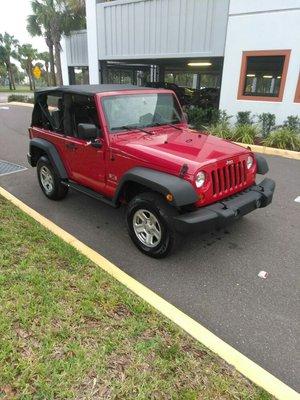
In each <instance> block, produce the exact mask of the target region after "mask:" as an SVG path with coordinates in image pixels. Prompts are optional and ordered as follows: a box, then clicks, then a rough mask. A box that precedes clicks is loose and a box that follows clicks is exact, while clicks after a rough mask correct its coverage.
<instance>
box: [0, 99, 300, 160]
mask: <svg viewBox="0 0 300 400" xmlns="http://www.w3.org/2000/svg"><path fill="white" fill-rule="evenodd" d="M0 105H2V106H8V105H12V106H24V107H31V108H33V104H31V103H21V102H19V101H11V102H9V103H0ZM234 143H235V144H238V145H239V146H242V147H250V148H251V150H252V151H253V152H254V153H262V154H267V155H270V156H278V157H285V158H291V159H293V160H300V152H299V151H292V150H282V149H276V148H274V147H266V146H258V145H254V144H244V143H239V142H234Z"/></svg>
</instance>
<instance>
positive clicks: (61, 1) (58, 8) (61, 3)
mask: <svg viewBox="0 0 300 400" xmlns="http://www.w3.org/2000/svg"><path fill="white" fill-rule="evenodd" d="M69 1H70V0H33V1H32V2H31V7H32V11H33V15H32V16H29V17H28V23H30V24H31V27H32V25H33V21H34V19H35V22H34V23H36V24H37V25H38V26H39V28H40V33H37V34H42V30H43V31H44V32H45V33H46V32H47V38H48V39H49V41H51V44H52V45H53V47H52V48H54V58H55V66H56V71H57V84H58V85H62V69H61V58H60V51H61V46H60V41H61V37H62V35H63V34H65V35H69V34H70V32H71V30H75V29H80V28H82V27H83V26H84V25H85V18H84V14H82V12H83V11H81V13H80V12H79V11H77V12H75V11H74V9H71V7H70V4H69ZM29 28H30V27H29ZM35 28H37V27H35ZM29 32H30V30H29ZM35 32H38V30H37V29H35ZM30 33H31V32H30ZM48 47H49V46H48ZM49 53H50V47H49Z"/></svg>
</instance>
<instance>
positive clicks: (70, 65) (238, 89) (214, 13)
mask: <svg viewBox="0 0 300 400" xmlns="http://www.w3.org/2000/svg"><path fill="white" fill-rule="evenodd" d="M86 11H87V30H86V31H80V32H74V33H73V34H72V35H71V36H70V37H68V38H66V39H65V41H64V44H63V71H64V83H65V84H69V83H70V84H72V83H88V82H89V83H91V84H92V83H106V82H107V83H110V82H115V83H134V84H139V85H144V84H145V83H146V82H149V81H150V82H162V81H165V82H174V83H176V84H177V85H179V86H184V87H190V88H196V89H202V88H205V87H208V88H215V89H216V90H217V89H219V88H220V99H219V107H220V108H221V109H224V110H226V111H227V112H228V113H229V114H230V115H235V114H236V113H237V112H238V111H252V112H253V113H254V114H260V113H262V112H270V113H274V114H276V118H277V123H281V122H282V121H283V120H284V119H285V118H286V117H287V116H288V115H300V77H299V69H300V0H251V1H249V0H112V1H99V0H86Z"/></svg>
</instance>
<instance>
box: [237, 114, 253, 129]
mask: <svg viewBox="0 0 300 400" xmlns="http://www.w3.org/2000/svg"><path fill="white" fill-rule="evenodd" d="M252 124H253V119H252V117H251V111H239V112H238V113H237V116H236V126H241V125H252Z"/></svg>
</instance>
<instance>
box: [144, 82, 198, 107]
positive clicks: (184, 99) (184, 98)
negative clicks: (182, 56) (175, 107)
mask: <svg viewBox="0 0 300 400" xmlns="http://www.w3.org/2000/svg"><path fill="white" fill-rule="evenodd" d="M146 87H151V88H156V89H169V90H173V92H174V93H175V94H176V96H177V98H178V100H179V103H180V104H181V106H185V105H188V104H189V103H190V101H191V93H190V91H189V89H188V88H184V87H181V86H178V85H176V83H169V82H147V83H146ZM187 91H188V93H186V92H187Z"/></svg>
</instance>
